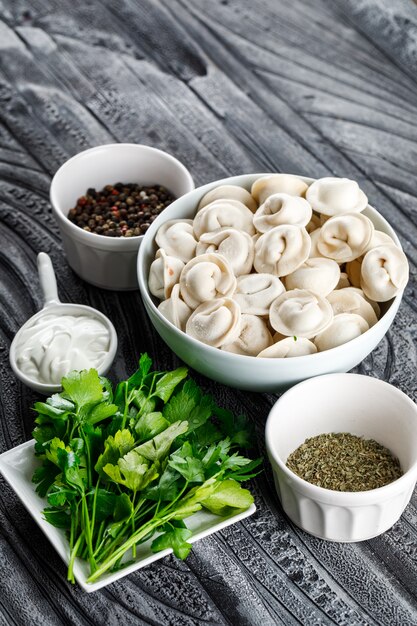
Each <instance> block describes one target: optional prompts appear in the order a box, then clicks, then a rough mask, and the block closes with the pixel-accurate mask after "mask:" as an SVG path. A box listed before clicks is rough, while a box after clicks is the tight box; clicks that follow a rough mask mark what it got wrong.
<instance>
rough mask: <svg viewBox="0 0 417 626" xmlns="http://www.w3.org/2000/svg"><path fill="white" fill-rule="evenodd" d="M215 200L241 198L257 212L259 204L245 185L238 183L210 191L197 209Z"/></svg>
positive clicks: (249, 207) (241, 200)
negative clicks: (240, 185)
mask: <svg viewBox="0 0 417 626" xmlns="http://www.w3.org/2000/svg"><path fill="white" fill-rule="evenodd" d="M214 200H239V202H242V203H243V204H244V205H245V206H247V207H248V209H250V210H251V211H252V213H255V211H256V209H257V206H258V205H257V204H256V202H255V200H254V199H253V198H252V196H251V195H250V193H249V191H246V189H245V188H244V187H239V186H238V185H220V186H219V187H216V188H215V189H212V190H211V191H208V192H207V193H206V194H205V195H204V196H203V197H202V198H201V200H200V204H199V205H198V209H197V211H199V210H200V209H202V208H203V207H205V206H207V205H208V204H210V203H211V202H214Z"/></svg>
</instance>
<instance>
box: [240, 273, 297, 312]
mask: <svg viewBox="0 0 417 626" xmlns="http://www.w3.org/2000/svg"><path fill="white" fill-rule="evenodd" d="M284 291H285V287H284V285H283V284H282V282H281V281H280V279H279V278H278V276H273V275H272V274H247V275H244V276H239V277H238V279H237V285H236V291H235V293H234V295H233V299H234V300H236V302H237V303H238V304H239V306H240V308H241V310H242V313H249V314H251V315H268V313H269V307H270V306H271V303H272V302H273V301H274V300H275V298H277V297H278V296H279V295H280V294H281V293H283V292H284Z"/></svg>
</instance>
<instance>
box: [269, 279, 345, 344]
mask: <svg viewBox="0 0 417 626" xmlns="http://www.w3.org/2000/svg"><path fill="white" fill-rule="evenodd" d="M332 319H333V309H332V307H331V304H330V302H329V301H328V300H326V299H325V298H322V297H321V296H318V295H317V294H315V293H313V292H312V291H308V290H307V289H293V290H292V291H286V292H285V293H283V294H282V295H280V296H278V298H277V299H276V300H274V302H273V303H272V304H271V308H270V310H269V322H270V324H271V326H272V328H273V329H274V330H277V331H278V332H279V333H281V334H282V335H286V336H287V337H288V336H290V337H293V336H294V335H295V336H296V337H306V338H307V339H311V338H312V337H314V336H315V335H317V334H318V333H320V332H321V331H322V330H324V329H325V328H327V326H329V325H330V324H331V322H332Z"/></svg>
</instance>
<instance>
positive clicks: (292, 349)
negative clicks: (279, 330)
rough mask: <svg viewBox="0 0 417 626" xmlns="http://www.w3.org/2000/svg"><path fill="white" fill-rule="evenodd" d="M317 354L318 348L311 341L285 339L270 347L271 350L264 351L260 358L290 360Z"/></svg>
mask: <svg viewBox="0 0 417 626" xmlns="http://www.w3.org/2000/svg"><path fill="white" fill-rule="evenodd" d="M315 352H317V348H316V346H315V345H314V343H313V342H312V341H310V339H306V338H305V337H285V339H281V340H280V341H277V342H276V343H274V344H273V345H272V346H269V348H266V349H265V350H262V352H260V353H259V354H258V357H260V358H263V359H265V358H267V359H277V358H278V359H288V358H290V357H295V356H306V355H307V354H314V353H315Z"/></svg>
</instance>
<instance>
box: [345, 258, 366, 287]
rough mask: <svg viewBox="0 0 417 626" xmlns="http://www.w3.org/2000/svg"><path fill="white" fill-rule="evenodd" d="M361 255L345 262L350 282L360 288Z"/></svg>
mask: <svg viewBox="0 0 417 626" xmlns="http://www.w3.org/2000/svg"><path fill="white" fill-rule="evenodd" d="M362 259H363V256H360V257H358V258H357V259H354V260H353V261H349V263H346V267H345V269H346V274H347V276H348V278H349V281H350V284H351V285H353V287H358V288H360V286H361V265H362Z"/></svg>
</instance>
